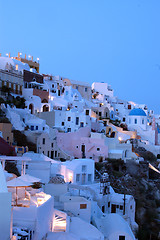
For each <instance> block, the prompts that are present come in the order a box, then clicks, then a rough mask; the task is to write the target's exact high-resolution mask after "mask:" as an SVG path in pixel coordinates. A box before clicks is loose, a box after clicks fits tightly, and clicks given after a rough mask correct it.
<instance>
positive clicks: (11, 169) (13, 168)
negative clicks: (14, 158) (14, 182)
mask: <svg viewBox="0 0 160 240" xmlns="http://www.w3.org/2000/svg"><path fill="white" fill-rule="evenodd" d="M5 170H6V171H7V172H9V173H14V174H15V175H16V176H18V177H19V176H20V173H19V171H18V169H17V167H16V164H15V163H14V162H10V161H6V163H5Z"/></svg>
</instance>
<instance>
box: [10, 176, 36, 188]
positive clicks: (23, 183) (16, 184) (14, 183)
mask: <svg viewBox="0 0 160 240" xmlns="http://www.w3.org/2000/svg"><path fill="white" fill-rule="evenodd" d="M31 185H32V183H31V182H27V181H23V180H21V179H19V178H14V179H12V180H10V181H8V182H7V187H28V186H31Z"/></svg>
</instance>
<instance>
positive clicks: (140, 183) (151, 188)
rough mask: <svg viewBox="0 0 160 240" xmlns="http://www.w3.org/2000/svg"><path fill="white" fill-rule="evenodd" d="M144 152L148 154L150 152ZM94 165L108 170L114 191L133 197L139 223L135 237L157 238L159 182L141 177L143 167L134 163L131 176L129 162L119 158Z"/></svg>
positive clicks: (143, 239) (159, 203)
mask: <svg viewBox="0 0 160 240" xmlns="http://www.w3.org/2000/svg"><path fill="white" fill-rule="evenodd" d="M146 152H147V151H146ZM146 154H147V156H150V153H149V155H148V153H146ZM152 157H153V156H152ZM148 158H149V157H148ZM95 167H96V169H97V170H98V172H100V173H101V174H103V173H104V172H106V171H107V172H108V174H109V179H110V183H111V186H112V187H113V188H114V189H115V191H116V192H118V193H124V192H125V193H126V194H131V195H133V197H134V198H135V200H136V222H137V223H138V225H139V229H138V231H137V234H136V237H137V238H138V239H139V240H148V239H150V240H158V239H159V238H158V234H159V229H160V223H159V220H158V219H159V216H158V210H157V209H158V208H159V207H160V198H159V195H160V192H159V189H160V182H159V181H152V180H150V181H148V178H147V175H146V177H143V176H144V172H143V171H144V168H143V167H142V168H141V167H140V165H136V164H134V165H133V164H132V167H131V168H132V170H133V171H134V172H136V174H135V175H134V174H133V175H132V176H131V175H130V171H128V170H129V169H128V167H130V164H129V165H127V164H126V163H124V162H123V161H122V160H121V159H107V162H101V163H95ZM133 168H135V169H133ZM157 192H159V195H157V194H158V193H157Z"/></svg>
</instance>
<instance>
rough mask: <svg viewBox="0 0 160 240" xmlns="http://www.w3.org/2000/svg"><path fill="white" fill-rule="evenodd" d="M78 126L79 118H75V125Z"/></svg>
mask: <svg viewBox="0 0 160 240" xmlns="http://www.w3.org/2000/svg"><path fill="white" fill-rule="evenodd" d="M78 124H79V117H76V125H78Z"/></svg>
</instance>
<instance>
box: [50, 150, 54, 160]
mask: <svg viewBox="0 0 160 240" xmlns="http://www.w3.org/2000/svg"><path fill="white" fill-rule="evenodd" d="M53 155H54V151H51V158H52V159H53Z"/></svg>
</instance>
